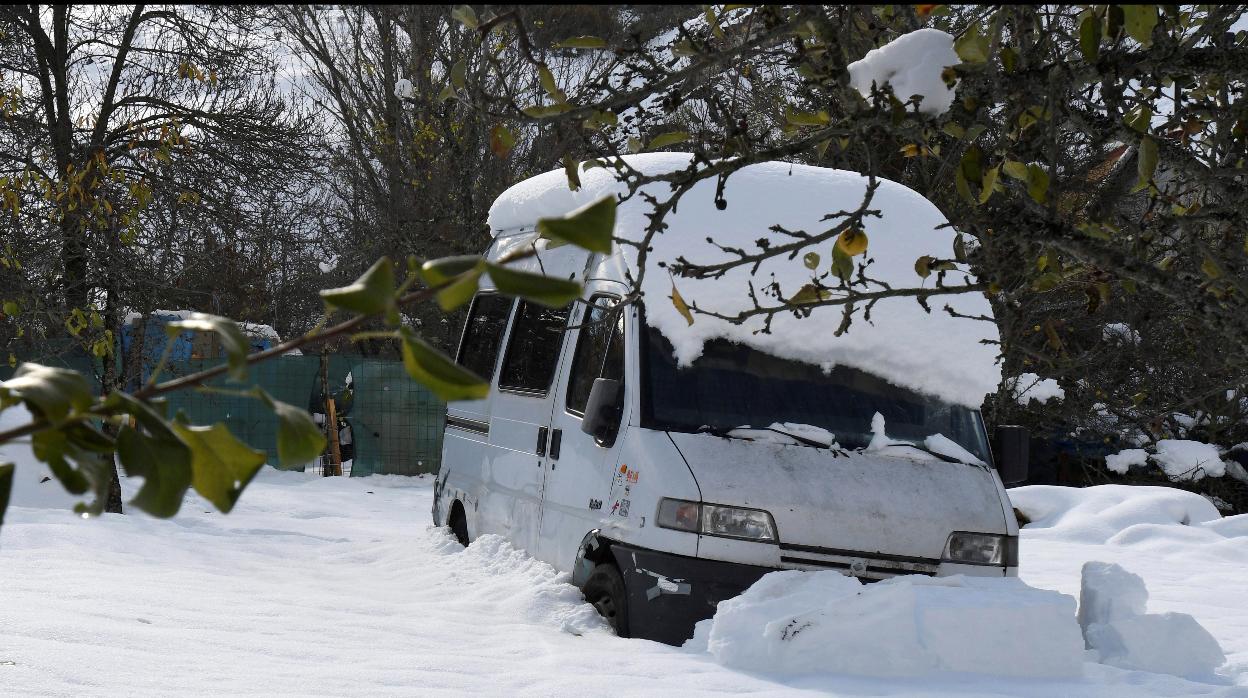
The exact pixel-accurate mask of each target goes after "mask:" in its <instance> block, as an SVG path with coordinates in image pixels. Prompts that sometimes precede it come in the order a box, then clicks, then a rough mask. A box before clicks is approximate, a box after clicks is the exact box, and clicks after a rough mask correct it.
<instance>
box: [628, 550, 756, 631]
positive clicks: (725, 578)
mask: <svg viewBox="0 0 1248 698" xmlns="http://www.w3.org/2000/svg"><path fill="white" fill-rule="evenodd" d="M611 552H612V554H613V555H614V557H615V562H616V564H617V565H619V568H620V572H621V573H622V574H623V575H624V587H625V589H626V590H627V592H628V626H629V630H630V632H631V634H632V636H633V637H639V638H644V639H646V640H655V641H656V642H663V643H666V644H669V645H677V646H679V645H682V644H684V642H685V640H688V639H689V638H691V637H693V626H694V625H695V624H697V622H698V621H700V620H706V619H707V618H710V617H711V616H713V615H715V607H716V606H717V605H718V604H719V602H720V601H725V600H727V599H731V598H733V597H734V596H740V595H741V593H742V592H743V591H745V590H746V589H748V588H750V585H751V584H753V583H754V582H757V581H758V580H759V578H761V577H762V576H763V575H765V574H767V573H768V572H775V571H776V570H775V569H773V568H771V567H757V566H754V565H745V564H741V563H737V562H722V561H719V560H705V559H702V558H696V557H686V556H684V555H672V554H670V553H661V552H658V551H655V550H647V549H645V548H635V547H632V546H630V545H625V544H623V543H614V544H612V546H611Z"/></svg>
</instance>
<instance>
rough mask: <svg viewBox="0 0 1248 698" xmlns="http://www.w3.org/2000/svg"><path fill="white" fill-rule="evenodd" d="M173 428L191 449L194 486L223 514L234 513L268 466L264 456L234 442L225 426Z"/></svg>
mask: <svg viewBox="0 0 1248 698" xmlns="http://www.w3.org/2000/svg"><path fill="white" fill-rule="evenodd" d="M173 428H174V431H176V432H177V434H178V436H179V437H181V439H182V441H183V443H185V444H186V445H187V447H189V448H190V449H191V486H193V487H194V488H195V491H196V492H198V493H199V494H200V495H201V496H202V497H203V498H204V499H207V500H208V501H210V502H212V505H213V506H215V507H216V508H217V509H218V510H219V511H220V512H221V513H223V514H228V513H230V510H231V509H233V508H234V504H235V503H236V502H237V501H238V497H239V495H241V494H242V493H243V489H245V488H246V487H247V484H248V483H250V482H251V479H252V478H254V477H255V476H256V473H258V472H260V468H261V467H263V466H264V460H265V456H264V452H262V451H257V450H255V449H253V448H251V447H249V446H248V445H247V444H245V443H243V442H242V441H239V440H238V439H236V438H234V435H233V434H231V433H230V430H229V429H228V428H227V427H226V426H225V425H224V424H222V423H221V422H217V423H216V424H214V425H212V426H211V427H192V426H187V425H184V424H178V423H174V425H173Z"/></svg>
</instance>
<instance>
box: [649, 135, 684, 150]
mask: <svg viewBox="0 0 1248 698" xmlns="http://www.w3.org/2000/svg"><path fill="white" fill-rule="evenodd" d="M687 140H689V132H688V131H671V132H668V133H661V134H659V135H657V136H655V137H654V140H652V141H650V143H649V144H648V145H646V150H658V149H659V148H665V147H667V146H669V145H676V144H677V143H684V142H685V141H687Z"/></svg>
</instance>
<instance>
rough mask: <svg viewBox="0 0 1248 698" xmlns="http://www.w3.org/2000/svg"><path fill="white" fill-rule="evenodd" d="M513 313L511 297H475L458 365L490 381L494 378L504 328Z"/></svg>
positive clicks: (461, 345) (483, 295)
mask: <svg viewBox="0 0 1248 698" xmlns="http://www.w3.org/2000/svg"><path fill="white" fill-rule="evenodd" d="M510 311H511V299H510V298H507V297H504V296H500V295H497V294H494V293H482V294H480V295H478V296H477V297H476V298H474V299H473V301H472V307H471V308H470V309H469V310H468V323H467V325H465V326H464V339H463V341H462V342H460V345H459V357H458V358H457V359H456V360H455V362H456V363H458V364H459V365H460V366H463V367H464V368H466V369H468V370H470V371H472V372H473V373H476V374H477V375H478V376H481V377H482V378H485V379H486V380H489V379H491V378H493V377H494V364H495V363H496V362H497V361H498V347H499V345H500V344H502V343H503V328H504V327H506V326H507V313H508V312H510Z"/></svg>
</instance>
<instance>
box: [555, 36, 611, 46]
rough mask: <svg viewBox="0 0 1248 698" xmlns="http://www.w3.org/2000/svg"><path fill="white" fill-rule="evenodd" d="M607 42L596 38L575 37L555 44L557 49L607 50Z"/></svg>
mask: <svg viewBox="0 0 1248 698" xmlns="http://www.w3.org/2000/svg"><path fill="white" fill-rule="evenodd" d="M606 47H607V40H606V39H600V38H598V37H596V36H573V37H571V38H568V39H564V40H563V41H560V42H559V43H557V44H555V48H606Z"/></svg>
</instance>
